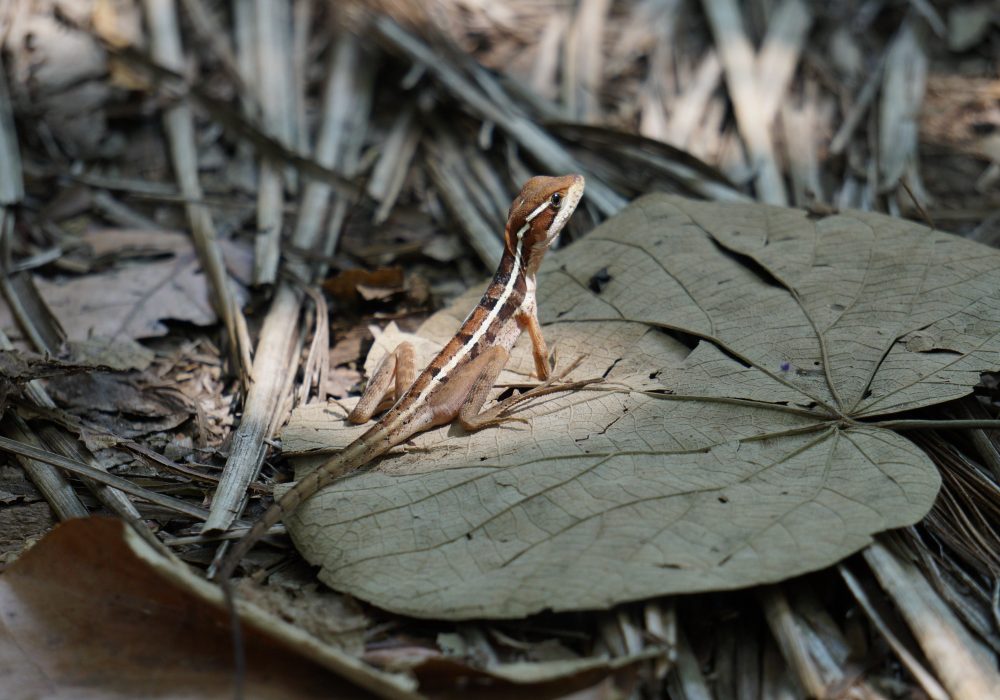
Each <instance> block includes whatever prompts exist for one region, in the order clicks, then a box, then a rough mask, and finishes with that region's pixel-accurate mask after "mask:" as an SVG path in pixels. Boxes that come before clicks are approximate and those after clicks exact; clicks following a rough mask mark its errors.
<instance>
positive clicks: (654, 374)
mask: <svg viewBox="0 0 1000 700" xmlns="http://www.w3.org/2000/svg"><path fill="white" fill-rule="evenodd" d="M659 376H660V370H656V371H655V372H650V373H649V378H650V379H656V378H657V377H659Z"/></svg>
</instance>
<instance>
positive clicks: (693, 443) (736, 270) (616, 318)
mask: <svg viewBox="0 0 1000 700" xmlns="http://www.w3.org/2000/svg"><path fill="white" fill-rule="evenodd" d="M550 257H551V259H550V260H548V261H547V264H546V265H545V267H544V268H543V270H542V272H541V273H540V276H539V297H540V298H539V307H540V309H541V310H542V311H541V313H542V316H543V322H544V323H545V324H546V328H545V332H546V335H547V337H548V338H549V340H550V343H553V342H554V343H555V344H556V346H558V348H559V352H560V357H562V358H563V360H564V361H567V358H569V359H572V358H574V357H576V356H577V355H579V354H584V355H585V359H584V362H583V364H582V365H581V367H580V369H579V370H577V373H576V375H575V376H578V377H584V376H594V375H597V376H601V375H604V374H606V376H607V380H608V383H607V385H606V386H603V387H595V388H593V389H590V388H588V389H584V390H581V391H577V392H573V393H570V394H567V395H561V396H557V397H556V398H553V399H547V400H545V401H544V402H543V403H541V404H540V405H538V406H536V407H535V408H534V409H533V410H531V411H528V412H526V413H525V414H524V415H530V416H531V424H530V426H528V427H523V426H520V425H516V426H514V427H502V428H499V429H496V430H487V431H483V432H481V433H477V434H472V435H465V434H463V433H462V431H461V430H460V429H458V428H456V427H446V428H441V429H438V430H435V431H431V432H429V433H426V434H424V435H422V436H419V437H418V438H416V439H414V440H413V442H412V447H411V448H410V449H407V450H404V451H402V452H401V453H400V454H397V455H392V456H390V457H388V458H387V459H385V460H384V461H383V462H381V463H380V464H379V465H378V467H377V468H375V469H373V470H370V471H367V472H365V473H362V474H358V475H356V476H354V477H351V478H348V479H344V480H342V481H341V482H339V483H337V484H335V485H333V486H331V487H330V488H328V489H326V490H324V491H323V492H321V493H320V494H318V495H317V496H316V497H314V498H312V499H311V500H310V501H308V502H307V503H306V504H304V505H303V506H302V507H301V508H300V509H299V510H298V511H297V512H296V513H295V514H294V515H293V516H291V517H290V518H288V521H287V523H288V528H289V531H290V532H291V534H292V537H293V539H294V540H295V542H296V545H297V546H298V548H299V550H300V551H301V552H302V553H303V555H304V556H305V557H306V559H308V560H309V561H310V562H312V563H313V564H317V565H319V566H321V567H322V568H321V571H320V574H319V575H320V578H321V579H322V580H323V581H324V582H326V583H327V584H328V585H330V586H331V587H333V588H335V589H337V590H342V591H348V592H350V593H351V594H352V595H356V596H358V597H360V598H362V599H364V600H367V601H369V602H371V603H374V604H376V605H378V606H380V607H383V608H386V609H389V610H392V611H396V612H401V613H405V614H409V615H414V616H418V617H434V618H448V619H456V618H469V617H486V618H512V617H521V616H524V615H528V614H531V613H536V612H539V611H542V610H546V609H549V610H554V611H564V610H579V609H592V608H606V607H608V606H611V605H614V604H616V603H621V602H624V601H629V600H637V599H642V598H649V597H654V596H659V595H664V594H669V593H691V592H699V591H709V590H720V589H731V588H738V587H746V586H751V585H754V584H761V583H768V582H774V581H779V580H783V579H786V578H789V577H792V576H795V575H798V574H802V573H805V572H808V571H813V570H817V569H820V568H823V567H826V566H829V565H831V564H833V563H835V562H836V561H838V560H840V559H843V558H844V557H846V556H847V555H849V554H851V553H853V552H855V551H857V550H859V549H861V548H862V547H864V546H865V545H867V544H868V543H870V542H871V541H872V537H873V535H875V534H876V533H878V532H881V531H883V530H887V529H891V528H898V527H903V526H906V525H910V524H913V523H915V522H917V521H919V520H920V519H921V518H922V517H923V515H924V514H925V513H927V511H928V510H929V509H930V507H931V505H932V504H933V502H934V498H935V496H936V494H937V491H938V488H939V484H940V477H939V476H938V472H937V469H936V468H935V466H934V464H933V463H932V462H931V460H930V459H929V458H928V456H927V455H926V454H925V453H924V452H923V451H922V450H920V449H919V448H918V447H917V446H916V445H914V444H913V443H912V442H910V441H909V440H908V439H906V438H905V437H904V435H902V434H899V433H897V432H895V431H893V430H890V429H888V428H887V427H886V426H890V425H891V426H897V427H907V424H906V422H905V416H904V417H903V419H902V420H899V419H900V417H899V416H898V415H896V414H899V413H901V412H904V411H910V410H913V409H917V408H922V407H926V406H930V405H933V404H936V403H940V402H943V401H947V400H951V399H954V398H958V397H961V396H964V395H966V394H969V393H970V392H971V391H972V388H973V387H974V386H975V385H976V384H977V383H978V382H979V376H980V373H981V372H984V371H989V370H996V369H998V368H1000V355H998V354H997V351H998V350H1000V335H998V333H997V330H996V329H997V328H998V326H1000V298H998V296H997V293H996V290H997V289H998V288H1000V255H998V254H997V253H996V252H995V251H993V250H992V249H989V248H986V247H984V246H981V245H979V244H976V243H973V242H970V241H967V240H963V239H960V238H957V237H955V236H951V235H949V234H944V233H939V232H936V231H932V230H930V229H928V228H925V227H923V226H920V225H917V224H913V223H910V222H906V221H901V220H898V219H892V218H889V217H885V216H882V215H877V214H869V213H861V212H850V213H845V214H838V215H833V216H828V217H825V218H820V219H817V218H813V217H810V216H809V215H808V214H806V213H805V212H802V211H797V210H788V209H781V208H775V207H768V206H762V205H753V204H748V205H742V204H738V205H722V204H718V203H715V204H711V203H701V202H696V201H692V200H687V199H682V198H678V197H673V196H668V195H650V196H647V197H644V198H642V199H640V200H638V201H636V202H635V203H633V204H632V205H631V206H629V207H628V208H627V209H626V210H625V211H624V212H623V213H622V214H621V215H619V216H617V217H614V218H613V219H611V220H609V221H608V222H606V223H605V224H603V225H602V226H600V227H598V228H597V229H595V230H594V232H593V233H591V234H590V235H589V236H587V237H586V238H584V239H583V240H582V241H580V242H578V243H576V244H575V245H573V246H572V247H570V248H569V249H567V250H565V251H561V252H559V253H557V254H555V255H552V256H550ZM599 272H600V273H602V279H603V280H604V282H603V283H602V285H601V286H600V287H599V291H596V292H595V291H594V290H593V289H591V288H589V287H588V280H590V279H591V278H592V277H593V276H594V275H595V274H596V273H599ZM467 299H468V298H466V300H464V302H463V301H460V302H458V303H457V304H456V306H455V310H454V311H450V312H443V313H442V314H439V315H437V316H435V317H432V319H430V320H429V321H428V323H427V324H425V327H424V329H423V332H424V333H426V334H427V336H428V337H429V338H430V339H431V340H433V341H435V342H437V343H443V342H444V341H445V340H446V339H447V338H448V337H450V333H451V332H452V331H453V328H454V326H455V325H457V322H458V320H459V317H458V316H457V315H456V314H460V313H461V308H464V307H463V306H462V304H463V303H464V304H465V306H468V300H467ZM509 369H510V370H512V371H513V373H515V374H516V373H517V372H521V373H522V374H523V375H525V376H526V375H528V374H529V373H530V355H529V354H528V353H527V349H526V347H525V345H524V344H523V343H522V344H519V346H518V349H517V350H516V351H515V353H514V358H513V359H512V362H511V365H510V367H509ZM522 379H523V377H522ZM503 381H504V380H503V378H501V382H503ZM893 419H897V420H896V421H895V422H893V423H889V422H888V421H890V420H893ZM333 423H334V421H331V417H330V409H329V408H326V407H323V408H319V407H307V408H305V409H302V410H300V411H299V412H297V413H296V414H295V415H294V416H293V418H292V421H291V423H290V425H289V427H288V429H287V430H286V433H285V448H286V450H287V451H292V452H295V451H301V450H303V449H305V450H316V449H317V448H322V449H330V448H336V447H339V446H342V445H343V444H346V442H347V441H348V440H350V439H352V437H353V436H355V434H356V431H357V430H358V429H357V428H352V429H341V428H339V427H337V426H335V425H333ZM917 425H918V424H916V423H914V424H913V426H917ZM305 461H306V462H307V463H309V462H313V461H314V458H310V459H308V460H305ZM306 468H307V467H306ZM300 475H301V474H300Z"/></svg>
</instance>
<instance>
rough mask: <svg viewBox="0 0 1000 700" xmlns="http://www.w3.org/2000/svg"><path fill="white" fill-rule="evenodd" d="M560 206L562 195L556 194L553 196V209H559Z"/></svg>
mask: <svg viewBox="0 0 1000 700" xmlns="http://www.w3.org/2000/svg"><path fill="white" fill-rule="evenodd" d="M560 204H562V195H561V194H559V193H558V192H556V193H555V194H554V195H552V208H553V209H558V208H559V205H560Z"/></svg>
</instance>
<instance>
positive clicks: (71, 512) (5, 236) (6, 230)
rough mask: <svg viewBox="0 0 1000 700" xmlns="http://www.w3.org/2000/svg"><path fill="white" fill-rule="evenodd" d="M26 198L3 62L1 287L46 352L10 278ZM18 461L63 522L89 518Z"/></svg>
mask: <svg viewBox="0 0 1000 700" xmlns="http://www.w3.org/2000/svg"><path fill="white" fill-rule="evenodd" d="M23 197H24V179H23V175H22V172H21V158H20V150H19V147H18V139H17V131H16V129H15V126H14V117H13V113H12V112H11V102H10V96H9V93H8V91H7V80H6V73H5V72H4V67H3V63H2V62H0V246H2V255H3V261H2V263H3V264H2V266H3V276H2V279H0V286H2V289H3V294H4V296H5V297H6V298H7V300H8V303H9V304H10V307H11V309H12V311H14V314H15V318H18V320H19V322H20V325H21V326H22V327H23V328H25V334H26V335H28V336H29V338H30V339H31V340H33V341H35V342H36V343H38V344H40V345H41V347H39V349H40V350H41V349H44V342H45V337H44V336H43V335H42V334H41V333H40V332H38V331H36V330H35V326H34V324H32V323H31V319H30V318H29V317H28V315H27V313H26V310H25V309H24V308H23V305H22V304H20V301H19V299H18V296H17V294H16V293H15V290H14V287H13V285H12V284H11V281H10V278H9V277H8V276H7V265H6V263H7V262H8V260H7V253H8V251H9V246H10V243H11V241H10V236H11V235H12V234H13V230H14V227H13V223H14V217H13V212H12V211H11V210H9V209H8V208H7V207H8V206H10V205H16V204H18V203H19V202H20V201H21V199H22V198H23ZM0 349H3V350H8V351H9V350H13V349H14V346H13V345H12V344H11V342H10V340H9V339H8V338H7V335H6V334H5V333H4V332H3V331H0ZM26 392H27V393H28V395H29V396H32V397H34V396H35V395H39V394H41V395H44V389H43V388H42V385H41V383H40V382H39V381H38V380H32V381H30V382H28V385H27V387H26ZM45 398H46V399H47V398H48V396H47V395H45ZM50 403H51V401H50ZM5 432H7V433H8V434H10V435H13V436H15V437H17V438H19V439H22V440H34V435H33V434H32V433H31V430H30V429H29V428H28V426H27V424H26V423H24V421H22V420H21V419H20V418H19V417H18V416H16V415H14V414H11V415H9V416H8V418H7V421H6V422H5ZM18 461H19V462H20V463H21V466H22V467H23V468H24V471H25V472H26V473H27V474H28V477H29V478H30V479H31V480H32V482H34V484H35V485H36V486H37V487H38V490H39V491H41V493H42V496H43V497H44V498H45V500H46V501H48V503H49V505H51V506H52V509H53V510H54V511H55V513H56V515H57V516H58V517H59V518H60V519H63V520H65V519H67V518H74V517H86V516H87V515H88V512H87V507H86V506H85V505H84V504H83V502H82V501H81V500H80V498H79V497H78V496H77V495H76V492H75V491H73V487H72V486H70V484H69V482H67V481H66V479H65V478H64V477H63V475H62V474H61V473H60V472H59V471H58V470H56V469H53V468H52V467H51V466H49V465H48V464H45V463H42V462H38V461H35V460H32V459H28V458H26V457H18Z"/></svg>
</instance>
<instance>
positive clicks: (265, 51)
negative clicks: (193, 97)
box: [254, 0, 298, 284]
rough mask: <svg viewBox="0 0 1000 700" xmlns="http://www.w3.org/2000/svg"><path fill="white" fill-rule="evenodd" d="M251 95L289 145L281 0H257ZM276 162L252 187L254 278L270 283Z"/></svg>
mask: <svg viewBox="0 0 1000 700" xmlns="http://www.w3.org/2000/svg"><path fill="white" fill-rule="evenodd" d="M254 9H255V11H256V19H255V25H256V27H257V40H256V42H254V43H255V46H256V49H257V98H258V100H259V102H260V105H261V108H262V112H263V125H264V129H265V131H267V132H268V133H269V134H270V135H271V136H273V137H275V138H276V139H277V140H278V141H280V142H281V143H282V144H284V145H285V146H286V147H291V145H292V144H293V143H294V127H295V118H294V117H295V111H294V110H295V104H296V103H297V102H298V99H297V96H296V95H293V94H292V89H291V88H292V87H293V86H294V85H295V81H294V79H293V76H292V66H291V62H290V58H291V55H292V51H291V43H292V37H291V34H292V22H291V6H290V3H289V2H287V0H258V1H257V2H256V3H255V4H254ZM282 170H283V168H282V164H281V163H280V162H276V161H273V160H270V159H267V158H265V159H264V160H263V162H262V163H261V165H260V176H259V182H258V185H257V236H256V237H255V239H254V244H255V247H254V253H255V256H254V282H255V283H257V284H273V283H274V280H275V278H276V277H277V274H278V261H279V258H280V251H279V247H278V244H279V242H280V240H281V225H282V220H283V205H284V179H283V177H282Z"/></svg>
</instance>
